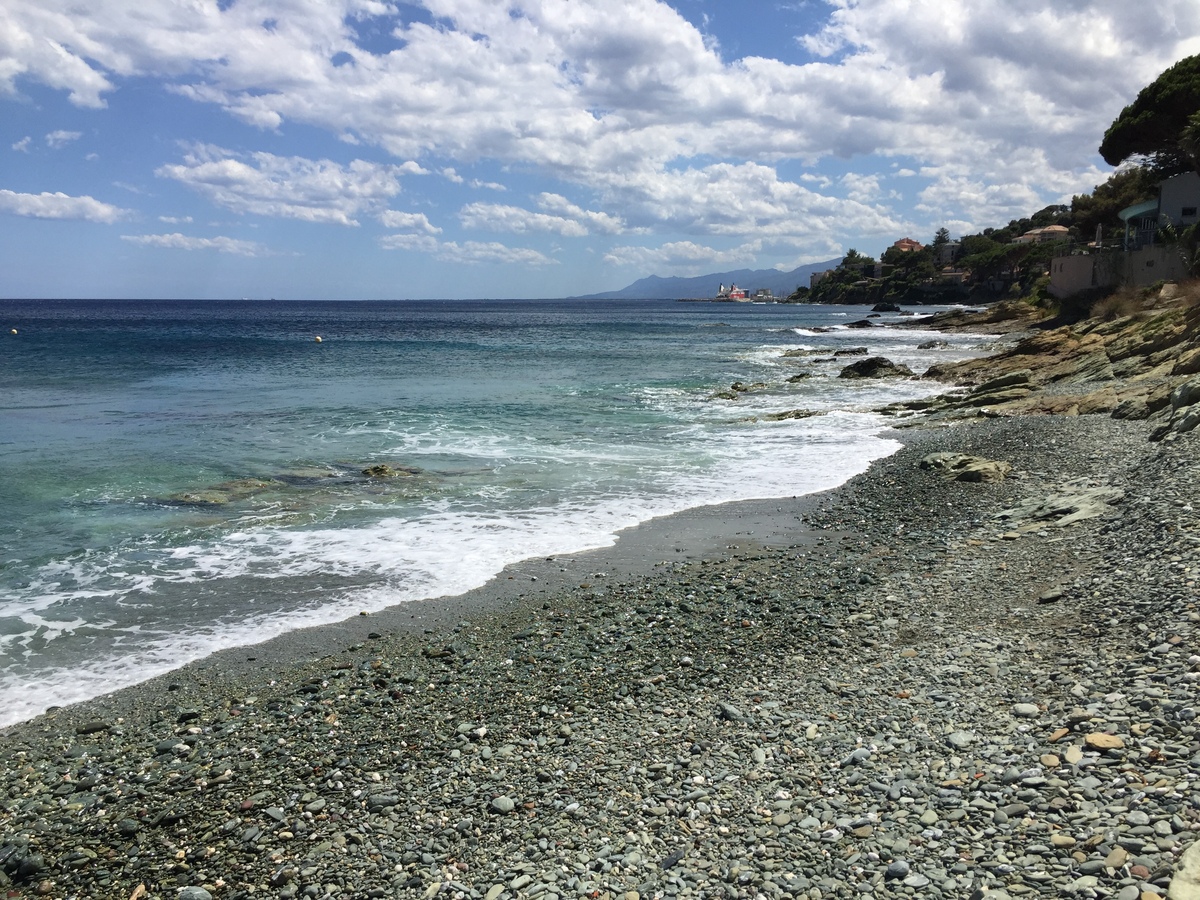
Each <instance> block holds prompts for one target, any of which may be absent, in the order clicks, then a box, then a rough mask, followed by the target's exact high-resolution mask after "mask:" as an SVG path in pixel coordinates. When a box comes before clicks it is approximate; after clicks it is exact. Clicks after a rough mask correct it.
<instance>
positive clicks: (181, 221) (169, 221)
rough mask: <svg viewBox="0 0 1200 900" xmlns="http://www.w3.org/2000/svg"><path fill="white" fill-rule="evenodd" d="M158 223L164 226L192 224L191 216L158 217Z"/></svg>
mask: <svg viewBox="0 0 1200 900" xmlns="http://www.w3.org/2000/svg"><path fill="white" fill-rule="evenodd" d="M158 221H160V222H162V223H163V224H165V225H190V224H191V223H192V217H191V216H159V217H158Z"/></svg>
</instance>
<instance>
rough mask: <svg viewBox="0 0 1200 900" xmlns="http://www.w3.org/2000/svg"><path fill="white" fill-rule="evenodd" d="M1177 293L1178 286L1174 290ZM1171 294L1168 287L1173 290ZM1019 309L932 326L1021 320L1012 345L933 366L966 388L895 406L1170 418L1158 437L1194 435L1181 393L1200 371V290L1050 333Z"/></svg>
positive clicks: (960, 413) (964, 412)
mask: <svg viewBox="0 0 1200 900" xmlns="http://www.w3.org/2000/svg"><path fill="white" fill-rule="evenodd" d="M1169 287H1172V288H1173V287H1175V286H1174V285H1171V286H1169ZM1164 291H1165V289H1164ZM1026 310H1027V312H1026V313H1024V314H1019V313H1018V312H1017V311H1016V309H1015V307H1014V306H1013V305H1012V304H997V306H996V307H994V308H992V309H990V310H987V311H984V312H978V313H974V314H966V313H962V312H956V313H954V314H952V315H949V316H939V317H935V318H934V321H933V322H932V323H931V322H929V321H928V320H926V321H925V322H924V323H923V327H930V325H931V324H932V325H933V327H940V328H946V329H948V330H955V331H961V330H968V331H969V330H975V329H980V328H989V327H993V326H997V325H1001V324H1003V325H1005V326H1010V325H1012V324H1013V323H1021V324H1023V325H1025V326H1026V328H1027V331H1026V332H1025V333H1020V332H1018V333H1017V334H1016V335H1014V338H1015V339H1014V340H1012V342H1011V343H1010V344H1008V346H1005V347H1002V348H1001V349H1000V350H999V351H998V352H996V353H994V354H992V355H990V356H986V357H980V358H977V359H968V360H962V361H960V362H954V363H944V364H938V365H935V366H932V367H930V368H929V370H928V371H926V372H925V374H924V375H923V376H922V377H924V378H929V379H934V380H937V381H942V382H947V383H950V384H953V385H955V386H956V387H957V390H955V391H953V392H951V393H948V394H945V395H942V396H940V397H937V398H932V399H930V398H926V399H923V400H918V401H912V402H908V403H904V404H899V405H897V406H893V407H891V408H890V409H889V410H887V411H889V412H892V413H895V414H899V415H904V414H908V413H913V412H923V413H926V414H933V415H936V416H939V417H942V418H962V417H972V416H980V415H983V416H1008V415H1066V416H1074V415H1111V416H1113V417H1114V418H1119V419H1153V418H1155V417H1162V418H1164V419H1165V420H1166V421H1165V422H1163V423H1161V424H1160V425H1159V426H1158V427H1156V428H1155V430H1154V432H1153V434H1154V439H1156V440H1161V439H1163V438H1166V437H1167V436H1169V435H1171V434H1178V433H1182V432H1184V431H1188V430H1191V429H1194V428H1195V427H1196V424H1197V419H1198V418H1200V412H1198V413H1197V414H1196V415H1193V414H1192V413H1191V411H1190V409H1189V408H1190V407H1191V406H1193V405H1195V404H1194V401H1193V402H1186V398H1187V397H1188V396H1190V395H1189V394H1187V393H1186V392H1185V393H1184V394H1183V395H1181V397H1180V398H1179V399H1178V400H1175V401H1173V400H1172V397H1173V396H1174V394H1173V392H1174V391H1175V390H1176V389H1178V388H1179V387H1180V386H1181V385H1183V384H1184V383H1186V382H1187V381H1188V380H1189V379H1190V378H1191V377H1192V376H1194V375H1195V374H1197V373H1198V372H1200V287H1196V286H1193V287H1190V288H1185V289H1182V290H1179V289H1177V290H1174V291H1165V293H1162V294H1160V295H1158V297H1156V298H1151V299H1149V300H1148V301H1146V303H1145V305H1144V308H1143V309H1142V310H1141V311H1140V312H1138V313H1136V314H1133V315H1126V316H1121V317H1118V318H1111V319H1105V318H1092V319H1085V320H1083V321H1081V322H1078V323H1075V324H1072V325H1060V326H1059V327H1047V326H1048V325H1050V324H1052V323H1048V322H1039V321H1037V320H1036V318H1034V315H1035V313H1034V311H1032V308H1030V307H1026Z"/></svg>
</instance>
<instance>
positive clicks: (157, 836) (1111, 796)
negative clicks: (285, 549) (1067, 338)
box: [0, 412, 1200, 900]
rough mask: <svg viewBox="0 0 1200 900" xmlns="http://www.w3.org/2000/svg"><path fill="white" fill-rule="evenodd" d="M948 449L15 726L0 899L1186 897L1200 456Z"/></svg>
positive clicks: (945, 431)
mask: <svg viewBox="0 0 1200 900" xmlns="http://www.w3.org/2000/svg"><path fill="white" fill-rule="evenodd" d="M955 415H956V416H957V417H955V418H940V417H937V416H929V417H925V418H921V417H915V418H906V419H903V420H901V421H900V422H899V423H898V424H899V425H901V426H903V427H902V429H901V430H898V431H896V433H895V435H894V437H895V438H896V439H897V440H898V441H899V442H900V443H901V447H900V449H899V450H898V451H897V452H896V453H894V454H892V455H890V456H887V457H883V458H881V459H878V460H876V461H875V462H874V463H872V464H871V466H870V468H869V469H868V470H867V471H866V472H865V473H863V474H860V475H857V476H855V477H853V478H851V479H850V480H848V481H847V482H846V483H844V484H842V485H841V486H839V487H837V488H835V489H832V490H830V491H825V492H821V493H817V494H812V495H807V496H802V497H797V498H791V499H788V500H765V501H746V502H742V503H736V504H728V505H725V506H715V507H701V508H698V509H696V510H691V511H688V512H686V513H682V514H677V515H675V516H670V517H665V518H663V519H656V520H651V522H649V523H644V524H643V525H641V526H638V527H637V528H634V529H630V530H628V531H627V532H623V533H622V535H621V538H620V539H619V540H618V542H617V544H616V545H615V546H614V547H610V548H604V549H601V550H597V551H591V552H588V553H584V554H577V555H574V556H571V557H559V558H553V559H542V560H536V561H532V562H529V563H522V564H518V565H517V566H515V567H510V568H509V569H508V570H506V574H504V575H502V576H500V577H498V578H496V579H493V580H492V582H490V583H489V585H487V586H486V587H484V588H481V589H479V590H477V591H473V592H470V593H469V594H466V595H463V596H462V597H461V598H458V599H457V600H456V601H452V602H450V603H449V604H446V601H444V600H435V601H421V602H420V604H421V608H417V606H416V605H414V604H409V605H405V606H399V607H393V608H392V609H391V610H389V611H388V612H387V613H376V614H372V615H370V616H362V617H355V618H352V619H350V620H347V621H346V622H345V623H342V624H341V625H334V626H320V627H319V628H315V629H309V630H306V631H300V632H293V633H290V634H288V635H285V636H282V637H280V638H276V639H274V640H273V641H271V642H268V643H267V644H263V645H258V646H256V647H254V648H236V649H233V650H228V651H222V652H221V653H218V654H216V655H214V656H212V657H208V658H206V659H205V660H202V661H199V662H197V663H192V664H189V665H188V666H186V667H184V668H183V669H180V670H176V671H174V672H172V673H169V674H167V675H163V676H160V677H158V678H155V679H151V680H149V681H147V682H143V683H141V684H138V685H135V686H133V687H130V688H125V689H123V690H121V691H119V692H117V693H115V694H111V695H107V696H105V697H100V698H96V699H94V700H91V701H87V702H85V703H82V704H77V705H75V706H71V707H67V708H65V709H62V710H58V711H55V712H52V713H49V714H46V715H43V716H41V717H39V718H37V719H34V720H31V721H28V722H23V723H19V724H17V725H14V726H11V727H10V728H8V729H5V730H4V731H2V732H0V759H3V761H4V765H3V766H0V889H5V888H7V889H10V890H16V891H18V892H26V893H28V895H30V896H46V897H62V898H64V900H65V898H68V897H70V898H76V897H79V898H83V897H96V898H101V897H103V898H111V897H120V898H125V897H136V898H138V900H171V898H181V900H210V898H216V900H250V898H256V900H257V898H263V897H266V898H279V900H292V898H303V897H312V898H314V900H335V898H338V900H342V898H346V900H350V898H353V900H359V898H363V900H365V898H374V897H397V898H399V897H404V898H408V897H413V898H417V897H421V898H433V897H443V896H444V897H455V898H457V897H460V896H461V897H463V898H472V900H475V898H479V900H510V898H511V900H521V898H525V897H531V898H532V897H538V898H544V900H564V898H575V897H578V898H588V900H642V898H650V897H714V898H715V897H729V898H740V897H747V898H756V897H759V896H762V897H767V898H776V897H781V898H782V897H803V898H808V900H825V898H829V897H848V896H860V895H861V896H875V897H880V898H888V897H921V898H925V897H932V898H941V897H944V898H960V897H967V896H972V895H973V893H974V892H977V891H980V890H985V891H986V892H987V896H991V897H993V898H996V900H1004V898H1020V897H1027V898H1034V897H1059V896H1064V895H1075V896H1083V897H1088V896H1091V897H1116V898H1118V900H1161V897H1162V896H1163V895H1164V894H1165V893H1166V890H1167V885H1168V883H1169V882H1170V880H1171V877H1172V874H1173V872H1174V871H1175V869H1176V867H1177V866H1178V864H1179V861H1180V857H1181V855H1182V854H1183V852H1184V850H1185V849H1186V848H1188V847H1190V846H1192V845H1193V844H1194V843H1195V842H1196V841H1197V836H1198V835H1200V726H1198V725H1197V720H1198V719H1200V714H1198V712H1197V710H1196V709H1195V708H1194V703H1195V701H1194V697H1195V688H1196V682H1197V681H1200V646H1198V645H1200V590H1198V587H1197V585H1198V583H1200V564H1197V563H1196V562H1194V560H1195V559H1196V558H1197V556H1200V511H1198V507H1200V503H1198V502H1196V498H1197V495H1196V488H1195V485H1196V484H1197V483H1200V429H1197V430H1194V431H1190V432H1180V433H1178V434H1174V435H1172V439H1171V440H1169V441H1168V440H1164V441H1162V442H1159V443H1153V442H1151V441H1150V440H1149V435H1150V434H1151V432H1152V428H1153V423H1150V422H1146V421H1142V420H1135V419H1120V418H1112V417H1107V416H1104V417H1102V416H1097V415H1091V416H1066V415H1060V416H1028V417H1021V418H1017V417H1008V416H1004V415H1000V416H995V415H986V414H972V415H966V416H964V415H962V414H961V413H957V412H956V413H955ZM914 424H916V425H918V427H912V426H913V425H914ZM937 452H941V453H958V454H967V455H971V456H978V457H985V458H986V459H987V460H991V461H996V462H1000V463H1004V464H1007V465H1009V466H1011V472H1010V473H1009V474H1008V477H1005V478H1003V479H1002V480H999V481H996V482H987V481H984V482H968V481H960V480H953V479H950V478H947V477H945V476H944V475H943V474H941V473H939V472H938V471H937V470H936V469H935V468H931V467H930V466H929V465H928V464H927V462H926V461H927V458H928V457H929V456H930V454H933V453H937ZM601 573H602V574H603V575H604V577H602V578H600V577H596V576H597V574H601ZM510 576H511V579H510ZM534 578H536V579H537V580H536V581H535V580H534ZM434 607H437V609H436V610H435V609H434ZM250 657H253V659H251V658H250ZM18 895H20V896H24V895H25V894H24V893H19V894H18Z"/></svg>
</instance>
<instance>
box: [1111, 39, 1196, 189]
mask: <svg viewBox="0 0 1200 900" xmlns="http://www.w3.org/2000/svg"><path fill="white" fill-rule="evenodd" d="M1197 113H1200V56H1189V57H1187V58H1186V59H1181V60H1180V61H1179V62H1177V63H1175V65H1173V66H1171V68H1169V69H1167V70H1166V71H1165V72H1163V73H1162V74H1161V75H1159V76H1158V78H1156V79H1154V81H1152V82H1151V83H1150V84H1148V85H1147V86H1146V87H1144V88H1142V90H1141V92H1140V93H1139V94H1138V95H1137V97H1136V99H1134V101H1133V102H1132V103H1131V104H1129V105H1128V106H1126V107H1125V108H1124V109H1123V110H1121V114H1120V115H1119V116H1117V118H1116V119H1115V120H1114V121H1113V123H1112V124H1111V125H1109V126H1108V130H1107V131H1106V132H1104V140H1103V141H1101V143H1100V155H1101V156H1103V157H1104V161H1105V162H1107V163H1108V164H1109V165H1110V166H1117V165H1120V164H1121V163H1123V162H1124V161H1125V160H1127V159H1129V158H1130V157H1132V156H1145V157H1148V158H1149V160H1150V163H1151V165H1152V167H1153V168H1154V170H1155V172H1156V173H1157V174H1158V175H1159V176H1160V177H1163V176H1167V175H1178V174H1179V173H1181V172H1186V171H1188V170H1189V169H1192V170H1194V171H1196V172H1200V156H1197V155H1196V152H1195V151H1196V149H1197V146H1196V145H1197V141H1196V139H1195V138H1196V137H1197V132H1200V120H1197V119H1196V115H1197Z"/></svg>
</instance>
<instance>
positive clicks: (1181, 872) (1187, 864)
mask: <svg viewBox="0 0 1200 900" xmlns="http://www.w3.org/2000/svg"><path fill="white" fill-rule="evenodd" d="M1167 896H1168V897H1170V898H1171V900H1200V841H1197V842H1195V843H1194V844H1192V845H1191V846H1190V847H1188V848H1187V849H1186V850H1184V851H1183V855H1182V856H1180V857H1179V862H1177V863H1176V864H1175V874H1174V875H1172V876H1171V885H1170V887H1168V888H1167Z"/></svg>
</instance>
